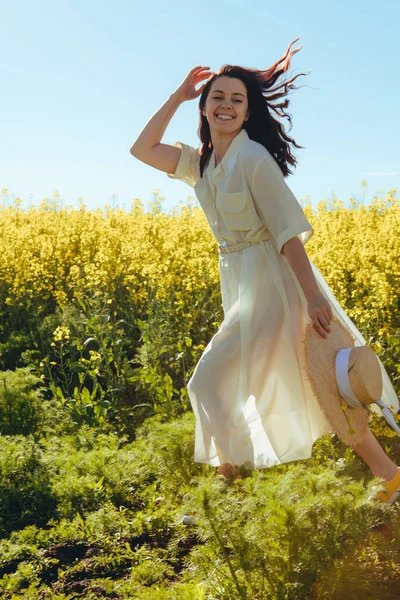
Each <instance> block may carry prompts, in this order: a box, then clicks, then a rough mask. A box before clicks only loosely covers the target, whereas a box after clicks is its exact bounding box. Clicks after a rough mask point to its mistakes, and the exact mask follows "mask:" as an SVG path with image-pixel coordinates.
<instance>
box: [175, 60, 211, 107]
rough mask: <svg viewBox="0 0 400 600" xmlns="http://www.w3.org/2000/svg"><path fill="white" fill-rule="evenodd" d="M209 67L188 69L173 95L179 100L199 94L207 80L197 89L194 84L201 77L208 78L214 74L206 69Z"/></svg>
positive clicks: (192, 98) (188, 98) (183, 100)
mask: <svg viewBox="0 0 400 600" xmlns="http://www.w3.org/2000/svg"><path fill="white" fill-rule="evenodd" d="M209 68H210V67H194V68H193V69H192V70H191V71H189V73H188V74H187V76H186V77H185V79H184V80H183V81H182V83H181V85H180V86H179V87H178V88H177V89H176V91H175V92H174V94H175V96H177V98H179V100H180V101H181V102H185V101H186V100H194V98H197V97H198V96H200V94H201V92H202V91H203V89H204V87H205V85H206V83H207V82H206V83H203V85H202V86H200V88H199V89H198V90H196V85H197V84H198V83H199V82H200V81H202V79H205V78H206V77H207V79H209V78H210V77H211V76H212V75H214V73H213V72H212V71H211V72H210V71H207V69H209Z"/></svg>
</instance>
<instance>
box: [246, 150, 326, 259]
mask: <svg viewBox="0 0 400 600" xmlns="http://www.w3.org/2000/svg"><path fill="white" fill-rule="evenodd" d="M252 191H253V197H254V202H255V204H256V208H257V209H258V211H259V213H260V217H261V219H262V221H263V222H264V224H265V225H266V227H267V229H268V230H269V232H270V233H271V235H272V237H273V239H274V240H275V243H276V246H277V249H278V252H279V253H281V251H282V248H283V245H284V244H285V243H286V242H287V241H288V240H290V239H291V238H292V237H295V236H297V237H298V238H299V239H300V240H301V241H302V243H303V245H304V244H305V243H306V242H307V241H308V240H309V239H310V237H311V236H312V235H313V233H314V229H313V228H312V226H311V224H310V222H309V221H308V220H307V218H306V215H305V214H304V211H303V209H302V207H301V205H300V203H299V202H298V200H297V199H296V197H295V195H294V194H293V192H292V191H291V189H290V188H289V186H288V185H287V183H286V182H285V179H284V177H283V173H282V171H281V169H280V167H279V165H278V164H277V163H276V162H275V160H274V158H273V157H272V156H271V155H270V154H266V155H265V156H263V157H262V158H261V159H260V160H259V161H258V162H257V164H256V167H255V169H254V172H253V177H252Z"/></svg>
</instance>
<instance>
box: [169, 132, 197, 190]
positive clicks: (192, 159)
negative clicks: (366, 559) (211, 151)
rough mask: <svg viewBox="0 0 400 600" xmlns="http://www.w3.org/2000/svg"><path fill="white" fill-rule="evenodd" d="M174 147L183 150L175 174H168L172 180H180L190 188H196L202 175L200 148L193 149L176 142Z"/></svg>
mask: <svg viewBox="0 0 400 600" xmlns="http://www.w3.org/2000/svg"><path fill="white" fill-rule="evenodd" d="M174 146H176V147H177V148H181V149H182V152H181V156H180V159H179V162H178V166H177V167H176V171H175V173H167V175H168V177H170V178H171V179H180V180H181V181H183V182H184V183H186V184H187V185H189V186H190V187H194V186H195V185H196V182H197V180H198V178H199V175H200V167H199V162H200V158H199V148H193V146H189V145H188V144H183V143H182V142H175V144H174Z"/></svg>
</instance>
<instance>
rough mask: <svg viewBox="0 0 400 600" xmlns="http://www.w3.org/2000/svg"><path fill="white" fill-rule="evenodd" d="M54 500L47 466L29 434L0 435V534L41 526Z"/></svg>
mask: <svg viewBox="0 0 400 600" xmlns="http://www.w3.org/2000/svg"><path fill="white" fill-rule="evenodd" d="M55 507H56V501H55V498H54V496H53V492H52V489H51V479H50V468H49V466H48V465H47V464H46V462H45V461H44V460H43V452H42V450H41V449H40V447H39V446H38V444H37V443H35V441H34V440H33V438H32V437H23V436H20V435H16V436H3V437H1V436H0V533H4V532H11V531H13V530H14V529H20V528H21V527H24V526H26V525H28V524H31V523H35V524H37V525H45V524H46V522H47V520H48V518H49V517H50V516H52V515H54V510H55Z"/></svg>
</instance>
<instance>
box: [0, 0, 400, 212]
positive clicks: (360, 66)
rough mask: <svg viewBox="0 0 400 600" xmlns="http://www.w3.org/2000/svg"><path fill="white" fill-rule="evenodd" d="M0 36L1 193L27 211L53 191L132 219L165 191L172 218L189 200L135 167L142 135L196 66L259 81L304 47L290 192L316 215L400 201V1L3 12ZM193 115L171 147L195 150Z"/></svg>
mask: <svg viewBox="0 0 400 600" xmlns="http://www.w3.org/2000/svg"><path fill="white" fill-rule="evenodd" d="M0 22H1V41H2V52H1V58H0V69H1V73H0V74H1V84H2V85H1V87H2V93H1V111H0V138H1V144H0V190H1V189H4V188H6V189H7V190H8V192H9V194H13V195H15V197H19V198H21V199H22V200H23V201H24V205H25V206H29V203H34V204H39V203H40V201H41V200H42V199H43V198H45V197H50V198H51V197H52V195H53V193H54V192H55V191H57V192H58V193H59V194H60V196H61V198H62V200H63V203H64V204H67V205H72V206H74V207H77V206H78V202H77V199H78V198H79V197H81V198H83V202H84V203H85V204H86V206H87V208H95V207H103V206H105V205H106V204H109V205H113V204H114V206H120V207H121V208H125V209H126V210H129V209H130V207H131V204H132V201H133V200H134V199H135V198H140V199H141V200H142V202H143V203H144V204H145V205H146V204H147V203H148V202H149V201H150V200H151V199H152V198H153V193H154V191H155V190H156V189H158V191H159V194H160V195H161V196H162V197H163V198H165V201H164V203H163V206H164V210H166V211H169V210H170V209H172V208H173V207H174V206H176V205H177V204H178V202H179V201H180V200H183V201H185V200H186V198H187V196H189V195H192V194H193V190H192V189H191V188H189V187H188V186H187V185H186V184H184V183H182V182H180V181H177V180H171V179H169V178H168V177H167V175H166V174H165V173H163V172H161V171H158V170H156V169H154V168H152V167H150V166H148V165H145V164H143V163H141V162H140V161H138V160H137V159H136V158H134V157H133V156H132V155H131V154H130V152H129V149H130V147H131V145H132V144H133V142H134V141H135V139H136V137H137V136H138V135H139V133H140V131H141V130H142V128H143V127H144V125H145V124H146V123H147V121H148V120H149V119H150V117H151V116H152V115H153V114H154V113H155V112H156V111H157V110H158V108H159V107H160V106H161V105H162V104H163V103H164V102H165V100H166V99H167V98H168V96H169V95H170V94H171V93H172V92H173V91H175V89H176V88H177V87H178V86H179V85H180V83H181V82H182V80H183V79H184V78H185V77H186V75H187V73H188V72H189V71H190V69H192V68H193V67H194V66H196V65H203V66H209V67H210V71H215V70H217V69H218V68H219V67H220V66H222V65H223V64H225V63H231V64H238V65H242V66H245V67H251V68H257V69H266V68H268V67H269V66H270V65H271V64H272V63H273V62H275V61H276V60H277V59H278V58H280V57H281V56H282V55H283V53H284V52H285V51H286V49H287V47H288V45H289V44H290V43H291V42H292V41H293V40H294V39H295V38H297V37H299V36H302V37H301V39H300V40H299V42H297V43H296V44H295V45H294V48H296V47H298V46H299V45H301V44H302V45H303V48H302V50H300V52H298V53H297V54H295V55H294V57H293V58H292V64H291V69H290V70H289V72H287V73H286V74H285V76H286V77H289V76H292V75H295V74H296V73H300V72H303V73H307V72H308V71H310V70H311V73H310V75H308V76H307V77H299V78H298V79H297V85H304V87H302V88H300V89H298V90H294V91H293V92H292V93H291V94H289V96H288V97H289V100H290V104H289V108H288V110H289V112H290V114H291V115H292V119H293V128H292V129H291V130H290V132H289V134H290V135H291V136H292V137H294V139H295V140H296V142H297V143H298V144H300V145H302V146H305V149H304V150H300V149H299V150H297V149H294V150H293V151H294V153H295V155H296V157H297V159H298V166H297V169H296V171H295V173H294V174H293V175H290V176H289V177H288V178H287V179H286V181H287V183H288V185H289V187H290V188H291V189H292V191H293V192H294V194H295V195H296V197H297V198H298V199H299V200H300V199H303V198H304V197H305V196H309V198H310V200H311V202H312V204H313V206H315V205H316V203H317V202H319V201H320V200H322V199H324V198H329V197H332V196H333V195H335V196H336V197H338V198H339V199H341V200H343V201H344V202H345V205H346V206H347V205H348V204H347V203H348V198H350V197H351V196H354V197H355V198H357V199H358V200H362V198H363V194H362V192H361V182H362V181H363V180H366V181H367V184H368V193H367V194H364V202H365V203H366V204H368V203H369V202H370V200H371V198H372V196H373V195H374V194H375V193H376V192H378V193H381V194H384V193H385V192H387V191H389V190H391V189H398V187H399V182H400V144H399V139H400V125H399V105H400V75H399V62H400V61H399V59H400V52H399V45H398V33H399V22H400V3H399V2H398V0H387V1H385V0H384V1H383V2H379V3H377V2H372V0H350V1H349V0H335V2H321V1H320V0H301V1H300V2H299V0H286V2H270V1H268V0H267V1H266V0H262V1H258V0H252V1H251V2H243V1H239V0H229V1H227V0H219V1H216V0H213V1H212V0H202V1H201V2H189V1H188V0H178V1H176V0H170V1H169V2H165V0H163V1H160V0H152V1H151V2H144V1H143V0H140V2H136V1H133V0H131V1H129V0H113V1H112V2H110V1H107V2H106V1H105V0H97V1H96V2H94V1H93V0H84V1H82V0H80V1H78V0H68V1H67V0H57V1H56V2H54V0H53V1H50V0H13V1H12V2H7V1H6V0H0ZM198 102H199V97H198V98H196V99H195V100H192V101H190V102H185V103H184V104H183V105H182V106H181V107H180V108H179V109H178V111H177V112H176V113H175V115H174V117H173V118H172V120H171V122H170V124H169V125H168V128H167V130H166V132H165V134H164V137H163V139H162V141H163V142H164V143H170V144H173V143H174V142H175V141H182V142H185V143H188V144H191V145H192V146H196V147H197V146H200V141H199V139H198V137H197V128H198V118H199V117H198ZM284 123H287V121H286V120H284Z"/></svg>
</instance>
